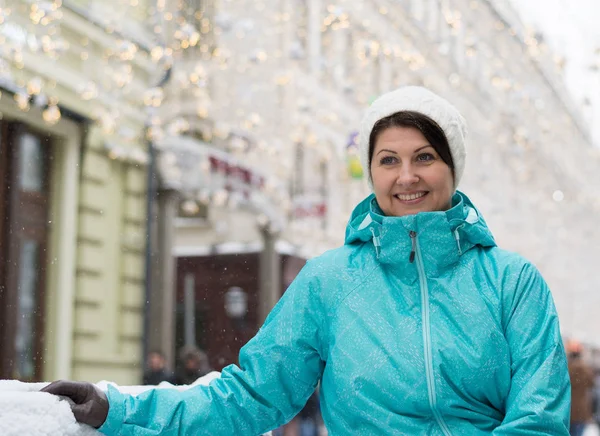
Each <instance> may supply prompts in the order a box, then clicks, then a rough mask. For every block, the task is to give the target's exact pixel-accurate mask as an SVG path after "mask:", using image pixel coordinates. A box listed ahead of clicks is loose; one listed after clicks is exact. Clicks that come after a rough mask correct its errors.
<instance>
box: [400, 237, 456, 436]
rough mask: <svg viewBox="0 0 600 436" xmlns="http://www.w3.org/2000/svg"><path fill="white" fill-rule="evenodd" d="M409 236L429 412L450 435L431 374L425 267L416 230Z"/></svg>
mask: <svg viewBox="0 0 600 436" xmlns="http://www.w3.org/2000/svg"><path fill="white" fill-rule="evenodd" d="M410 238H411V240H412V251H411V253H410V261H411V263H412V262H413V261H414V260H415V257H416V260H417V272H418V274H419V283H420V285H421V318H422V324H423V348H424V351H425V372H426V374H427V391H428V394H429V406H430V407H431V412H432V413H433V416H434V418H435V420H436V422H437V423H438V425H439V426H440V428H441V430H442V433H444V435H445V436H452V432H450V429H449V428H448V424H446V421H444V418H443V417H442V415H441V413H440V412H439V410H438V408H437V398H436V394H435V378H434V376H433V358H432V355H431V326H430V321H429V288H428V287H427V278H426V276H425V267H424V266H423V258H422V257H421V249H420V248H419V241H418V240H417V232H414V231H411V232H410Z"/></svg>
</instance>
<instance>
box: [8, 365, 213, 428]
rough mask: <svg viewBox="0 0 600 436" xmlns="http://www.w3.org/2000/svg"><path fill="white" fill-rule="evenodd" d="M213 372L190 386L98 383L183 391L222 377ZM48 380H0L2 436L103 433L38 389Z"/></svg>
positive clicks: (136, 392) (128, 388) (121, 388)
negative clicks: (37, 381) (32, 381)
mask: <svg viewBox="0 0 600 436" xmlns="http://www.w3.org/2000/svg"><path fill="white" fill-rule="evenodd" d="M219 375H220V373H218V372H211V373H210V374H207V375H205V376H204V377H201V378H199V379H198V380H196V381H195V382H194V383H193V384H191V385H185V386H173V385H171V384H170V383H167V382H163V383H161V384H160V385H158V386H118V385H116V384H115V383H113V382H108V381H101V382H99V383H97V384H96V386H98V387H99V388H100V389H102V390H103V391H107V390H108V385H112V386H114V387H115V388H117V389H118V390H119V391H121V392H125V393H128V394H131V395H139V394H140V393H142V392H144V391H147V390H149V389H177V390H179V391H183V390H186V389H189V388H191V387H193V386H197V385H207V384H208V383H210V381H211V380H213V379H215V378H217V377H219ZM47 384H48V383H23V382H19V381H15V380H0V435H2V436H101V433H100V432H98V431H96V430H95V429H93V428H92V427H90V426H88V425H84V424H79V423H78V422H76V421H75V417H74V416H73V413H72V412H71V407H70V406H69V402H68V401H67V400H66V399H64V398H59V397H57V396H55V395H50V394H47V393H45V392H39V391H40V389H42V388H43V387H44V386H46V385H47Z"/></svg>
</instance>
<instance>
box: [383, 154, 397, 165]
mask: <svg viewBox="0 0 600 436" xmlns="http://www.w3.org/2000/svg"><path fill="white" fill-rule="evenodd" d="M395 162H396V158H395V157H394V156H385V157H382V158H381V160H380V161H379V163H381V165H390V164H393V163H395Z"/></svg>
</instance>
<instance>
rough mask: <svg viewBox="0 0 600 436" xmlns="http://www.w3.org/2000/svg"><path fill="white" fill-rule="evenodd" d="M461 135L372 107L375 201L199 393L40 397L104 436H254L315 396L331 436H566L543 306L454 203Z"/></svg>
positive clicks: (390, 98) (425, 118)
mask: <svg viewBox="0 0 600 436" xmlns="http://www.w3.org/2000/svg"><path fill="white" fill-rule="evenodd" d="M465 134H466V127H465V123H464V120H463V118H462V117H461V115H460V114H459V113H458V111H457V110H456V109H455V108H454V107H453V106H452V105H450V103H448V102H447V101H446V100H444V99H442V98H441V97H439V96H437V95H435V94H433V93H432V92H430V91H428V90H426V89H424V88H421V87H404V88H400V89H398V90H395V91H393V92H391V93H388V94H385V95H383V96H382V97H380V98H379V99H377V100H376V101H375V102H374V103H373V104H372V105H371V106H370V108H369V109H368V110H367V113H366V115H365V117H364V119H363V121H362V123H361V135H360V147H361V154H362V156H361V157H362V159H363V162H364V164H365V168H369V169H370V182H371V186H372V188H373V192H374V194H373V195H371V196H369V197H368V198H367V199H365V200H364V201H363V202H362V203H360V204H359V205H358V206H357V207H356V209H355V210H354V212H353V214H352V217H351V219H350V222H349V224H348V227H347V230H346V240H345V244H344V246H343V247H340V248H338V249H336V250H332V251H329V252H327V253H325V254H323V255H322V256H320V257H318V258H315V259H313V260H311V261H309V262H308V263H307V265H306V266H305V267H304V269H303V270H302V271H301V272H300V274H299V275H298V277H297V278H296V280H295V281H294V282H293V283H292V285H291V286H290V288H289V289H288V290H287V292H286V293H285V295H284V296H283V297H282V298H281V300H280V301H279V303H278V304H277V305H276V307H275V308H274V309H273V311H272V312H271V314H270V315H269V317H268V318H267V320H266V322H265V324H264V326H263V327H262V328H261V329H260V331H259V332H258V334H257V335H256V337H254V338H253V339H252V340H251V341H249V342H248V344H247V345H246V346H245V347H244V348H243V349H242V351H241V352H240V359H239V361H240V366H239V367H238V366H235V365H231V366H228V367H227V368H225V369H224V370H223V372H222V375H221V377H220V378H219V379H217V380H215V381H213V382H212V383H211V385H210V386H209V387H198V388H195V389H191V390H188V391H186V392H176V391H169V390H162V391H157V392H148V393H145V394H143V395H141V396H140V397H138V398H132V397H130V396H127V395H123V394H120V393H119V392H117V391H116V390H114V389H112V388H111V389H110V390H109V391H108V394H107V398H106V397H105V396H104V394H102V393H100V392H97V391H96V390H95V389H94V387H93V386H92V385H89V384H77V383H71V382H58V383H56V384H53V385H50V386H49V387H48V388H47V389H46V390H47V391H48V392H51V393H55V394H61V395H64V394H66V395H69V396H71V397H72V398H73V399H74V401H75V402H76V403H79V404H83V405H82V406H81V407H84V408H85V407H87V409H85V410H83V411H82V410H81V409H77V408H76V409H74V411H75V413H76V416H77V417H78V419H81V420H88V421H87V422H91V423H92V424H93V425H95V426H100V425H101V427H100V431H102V432H104V433H106V434H108V435H112V434H115V435H116V434H119V435H129V434H131V435H133V434H135V435H146V434H147V435H150V434H159V433H160V434H163V433H164V434H194V435H198V434H207V435H214V434H219V435H257V434H261V433H264V432H265V431H267V430H269V429H272V428H275V427H277V426H279V425H281V424H282V423H285V422H287V421H289V420H290V419H291V418H292V417H293V416H294V415H295V414H296V413H298V411H299V410H300V409H302V406H303V405H304V404H305V402H306V400H307V399H308V398H309V396H310V395H311V393H312V392H313V391H314V389H315V386H316V385H317V382H318V381H319V380H320V381H321V392H320V400H321V409H322V414H323V419H324V422H325V424H326V426H327V428H328V431H329V434H331V435H349V434H360V435H382V434H406V435H416V434H428V435H444V436H449V435H490V434H493V435H497V436H499V435H516V434H523V435H525V434H526V435H548V434H553V435H565V436H566V435H568V433H569V431H568V428H569V406H570V384H569V375H568V370H567V363H566V359H565V352H564V348H563V345H562V341H561V337H560V330H559V324H558V318H557V314H556V310H555V308H554V303H553V301H552V297H551V295H550V291H549V290H548V287H547V286H546V284H545V282H544V280H543V279H542V277H541V275H540V274H539V272H538V271H537V270H536V268H535V267H534V266H533V265H532V264H531V263H529V262H528V261H526V260H525V259H523V258H522V257H520V256H518V255H516V254H513V253H509V252H507V251H504V250H501V249H499V248H498V247H496V243H495V242H494V239H493V237H492V234H491V233H490V231H489V230H488V228H487V226H486V224H485V221H484V220H483V218H482V217H481V215H480V213H479V212H478V211H477V209H476V208H475V207H474V206H473V204H472V203H471V202H470V200H469V199H468V198H467V196H466V195H464V194H462V193H460V192H458V191H455V188H456V186H457V185H458V183H459V181H460V178H461V176H462V173H463V169H464V163H465V155H466V153H465V144H464V142H465ZM106 400H108V401H106ZM75 407H80V406H75ZM90 418H92V419H90Z"/></svg>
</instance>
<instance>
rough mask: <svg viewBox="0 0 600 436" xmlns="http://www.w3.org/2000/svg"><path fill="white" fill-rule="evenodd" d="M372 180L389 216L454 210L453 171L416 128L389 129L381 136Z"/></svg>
mask: <svg viewBox="0 0 600 436" xmlns="http://www.w3.org/2000/svg"><path fill="white" fill-rule="evenodd" d="M371 178H372V180H373V190H374V192H375V198H376V199H377V203H378V204H379V207H380V208H381V210H382V211H383V213H385V215H387V216H404V215H412V214H416V213H418V212H431V211H439V210H448V209H449V208H450V203H451V199H452V194H453V193H454V178H453V176H452V170H451V169H450V167H449V166H448V165H447V164H446V163H445V162H444V161H443V160H442V159H441V158H440V156H439V154H437V152H436V151H435V149H434V148H433V146H432V145H431V144H429V142H427V139H425V136H423V134H422V133H421V132H420V131H419V130H418V129H415V128H413V127H389V128H387V129H385V130H383V131H382V132H380V133H379V135H378V137H377V140H376V142H375V147H374V149H373V157H372V159H371Z"/></svg>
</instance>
